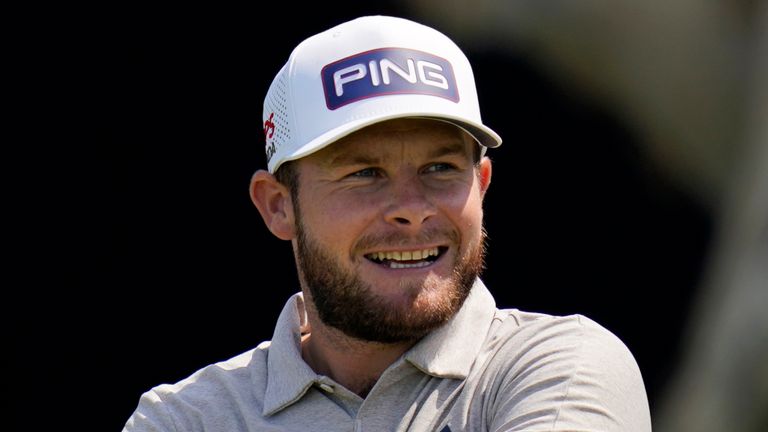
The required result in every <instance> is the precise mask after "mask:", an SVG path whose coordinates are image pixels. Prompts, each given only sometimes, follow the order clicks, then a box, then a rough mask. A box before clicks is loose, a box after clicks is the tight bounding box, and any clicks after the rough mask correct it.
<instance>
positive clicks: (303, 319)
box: [263, 279, 496, 416]
mask: <svg viewBox="0 0 768 432" xmlns="http://www.w3.org/2000/svg"><path fill="white" fill-rule="evenodd" d="M495 311H496V302H495V301H494V299H493V296H492V295H491V293H490V292H489V291H488V289H487V288H486V287H485V285H484V284H483V282H482V281H481V280H480V279H477V280H476V281H475V284H474V286H473V287H472V291H471V292H470V293H469V296H468V297H467V299H466V300H465V301H464V305H463V306H462V307H461V309H459V311H458V312H457V313H456V315H455V316H454V317H453V318H452V319H451V320H450V321H448V322H447V323H446V324H445V325H443V326H442V327H440V328H438V329H436V330H435V331H433V332H432V333H430V334H429V335H427V336H425V337H424V338H423V339H422V340H421V341H419V342H418V343H417V344H416V345H414V346H413V347H412V348H411V349H410V350H408V351H407V352H406V353H405V354H404V360H405V361H408V362H409V363H411V364H412V365H413V366H414V367H416V368H418V369H419V370H421V371H422V372H423V373H426V374H429V375H433V376H436V377H441V378H457V379H463V378H466V377H467V375H468V374H469V370H470V368H471V367H472V363H473V362H474V360H475V358H476V356H477V354H478V352H479V351H480V348H481V346H482V344H483V341H484V339H485V338H484V337H483V336H482V335H485V334H487V332H488V328H489V327H490V325H491V321H492V320H493V317H494V314H495ZM306 325H307V314H306V310H305V309H304V298H303V296H302V294H301V293H300V292H299V293H296V294H294V295H293V296H291V297H290V299H288V301H287V302H286V304H285V306H284V307H283V310H282V312H280V316H279V317H278V319H277V325H276V326H275V332H274V334H273V336H272V340H271V342H270V346H269V355H268V358H267V389H266V393H265V395H264V409H263V415H264V416H269V415H272V414H274V413H276V412H277V411H279V410H281V409H283V408H285V407H286V406H288V405H290V404H292V403H294V402H296V401H298V400H299V399H301V397H302V396H303V395H304V393H306V391H307V389H309V388H310V387H311V386H312V385H313V384H314V383H317V382H320V380H321V377H320V376H319V375H318V374H316V373H315V372H314V371H313V370H312V369H311V368H310V367H309V365H307V363H305V362H304V359H303V358H302V357H301V328H302V327H303V326H306Z"/></svg>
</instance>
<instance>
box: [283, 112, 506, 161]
mask: <svg viewBox="0 0 768 432" xmlns="http://www.w3.org/2000/svg"><path fill="white" fill-rule="evenodd" d="M398 118H427V119H433V120H439V121H444V122H447V123H451V124H454V125H456V126H458V127H460V128H461V129H463V130H464V131H466V132H467V133H468V134H470V135H471V136H472V137H473V138H474V139H475V140H476V141H477V142H478V143H479V144H480V145H481V146H483V147H487V148H494V147H498V146H500V145H501V142H502V140H501V137H500V136H499V134H497V133H496V132H494V131H493V130H492V129H491V128H489V127H488V126H485V125H483V124H479V123H475V122H469V121H467V120H466V119H463V118H458V117H452V116H448V115H435V113H433V112H431V113H425V112H409V113H402V112H401V113H397V114H385V115H380V116H374V117H367V118H365V119H360V120H356V121H351V122H348V123H345V124H344V125H342V126H339V127H337V128H334V129H331V130H329V131H328V132H326V133H324V134H322V135H320V136H318V137H316V138H314V139H312V140H311V141H309V142H307V143H306V144H304V145H303V146H301V147H299V148H298V149H296V151H294V152H293V153H292V154H290V155H287V156H286V157H284V158H283V159H282V160H281V161H280V164H282V163H284V162H287V161H291V160H296V159H300V158H302V157H304V156H307V155H309V154H312V153H314V152H316V151H318V150H320V149H322V148H325V147H326V146H328V145H330V144H332V143H334V142H336V141H338V140H339V139H341V138H344V137H345V136H347V135H349V134H351V133H353V132H356V131H359V130H360V129H363V128H364V127H366V126H370V125H372V124H375V123H380V122H383V121H386V120H393V119H398ZM279 167H280V165H275V166H274V167H271V169H270V172H272V173H274V172H275V171H277V168H279Z"/></svg>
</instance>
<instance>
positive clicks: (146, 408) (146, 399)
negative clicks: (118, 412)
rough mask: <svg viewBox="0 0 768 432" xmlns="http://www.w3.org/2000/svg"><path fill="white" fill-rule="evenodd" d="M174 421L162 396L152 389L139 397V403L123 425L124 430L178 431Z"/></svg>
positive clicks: (144, 431) (140, 431)
mask: <svg viewBox="0 0 768 432" xmlns="http://www.w3.org/2000/svg"><path fill="white" fill-rule="evenodd" d="M176 431H177V429H176V425H175V424H174V422H173V418H172V417H171V414H170V412H169V411H168V409H167V407H166V406H165V404H163V401H162V400H161V399H160V396H159V395H158V394H157V393H156V392H155V391H154V390H150V391H148V392H146V393H144V394H143V395H142V396H141V398H140V399H139V405H138V407H137V408H136V410H135V411H134V412H133V414H132V415H131V417H130V418H129V419H128V421H127V422H126V424H125V427H123V431H122V432H176Z"/></svg>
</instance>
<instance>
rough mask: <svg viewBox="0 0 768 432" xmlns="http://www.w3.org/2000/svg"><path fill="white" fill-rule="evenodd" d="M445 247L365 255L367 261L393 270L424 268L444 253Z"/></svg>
mask: <svg viewBox="0 0 768 432" xmlns="http://www.w3.org/2000/svg"><path fill="white" fill-rule="evenodd" d="M446 249H447V248H445V247H439V248H438V247H433V248H429V249H421V250H414V251H387V252H373V253H369V254H366V255H365V257H366V258H368V259H369V260H371V261H373V262H375V263H377V264H381V265H385V266H387V267H389V268H393V269H405V268H420V267H426V266H428V265H430V264H432V263H433V262H435V260H437V259H438V258H439V257H440V255H442V254H443V252H445V250H446Z"/></svg>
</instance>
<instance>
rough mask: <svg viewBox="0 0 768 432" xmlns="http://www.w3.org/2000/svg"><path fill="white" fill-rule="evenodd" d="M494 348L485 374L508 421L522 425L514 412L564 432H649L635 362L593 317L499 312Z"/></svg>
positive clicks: (625, 348)
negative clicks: (577, 431)
mask: <svg viewBox="0 0 768 432" xmlns="http://www.w3.org/2000/svg"><path fill="white" fill-rule="evenodd" d="M489 341H490V343H489V344H488V348H489V359H490V360H489V361H488V362H487V363H486V367H487V368H488V369H487V370H486V371H485V374H486V379H488V380H489V381H488V382H489V383H492V384H491V388H492V389H493V393H494V395H495V398H494V406H495V410H496V412H501V413H507V414H504V419H505V421H515V418H514V416H513V417H509V416H508V414H509V413H522V414H523V415H524V416H525V415H528V414H530V413H532V412H538V413H539V414H541V415H543V417H542V418H541V419H540V420H541V421H542V422H544V423H546V422H549V423H548V424H557V425H558V426H559V427H565V428H568V427H573V428H580V427H585V426H594V425H600V427H602V428H604V429H601V430H632V431H634V430H643V431H645V430H650V414H649V408H648V400H647V395H646V391H645V385H644V382H643V378H642V374H641V372H640V369H639V367H638V364H637V362H636V360H635V358H634V356H633V355H632V353H631V351H630V350H629V349H628V347H627V345H626V344H625V343H624V342H623V341H622V340H621V339H620V338H619V337H617V336H616V335H615V334H614V333H613V332H611V331H610V330H608V329H607V328H606V327H604V326H602V325H601V324H599V323H597V322H596V321H594V320H592V319H590V318H589V317H586V316H584V315H567V316H555V315H547V314H541V313H530V312H523V311H519V310H514V309H510V310H499V311H497V314H496V317H495V320H494V330H493V332H492V336H491V338H490V339H489ZM523 418H524V417H523ZM544 423H542V424H544ZM556 430H560V429H556Z"/></svg>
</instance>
